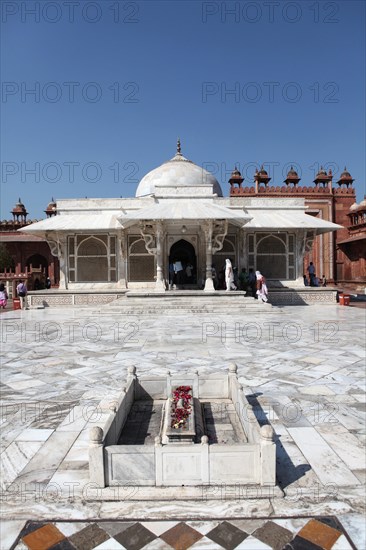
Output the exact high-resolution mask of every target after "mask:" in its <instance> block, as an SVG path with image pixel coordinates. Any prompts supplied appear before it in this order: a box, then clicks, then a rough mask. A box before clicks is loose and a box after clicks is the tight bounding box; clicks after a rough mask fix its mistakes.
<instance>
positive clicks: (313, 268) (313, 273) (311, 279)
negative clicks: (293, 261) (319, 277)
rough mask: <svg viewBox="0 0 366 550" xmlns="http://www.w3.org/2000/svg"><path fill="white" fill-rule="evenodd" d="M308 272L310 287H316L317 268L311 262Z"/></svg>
mask: <svg viewBox="0 0 366 550" xmlns="http://www.w3.org/2000/svg"><path fill="white" fill-rule="evenodd" d="M307 272H308V273H309V279H310V286H315V285H314V277H315V266H314V264H313V262H310V264H309V265H308V268H307Z"/></svg>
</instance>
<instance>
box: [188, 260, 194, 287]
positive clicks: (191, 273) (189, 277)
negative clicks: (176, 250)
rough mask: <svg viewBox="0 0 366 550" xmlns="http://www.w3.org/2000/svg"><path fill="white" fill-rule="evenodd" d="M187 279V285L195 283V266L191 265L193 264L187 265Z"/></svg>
mask: <svg viewBox="0 0 366 550" xmlns="http://www.w3.org/2000/svg"><path fill="white" fill-rule="evenodd" d="M186 278H187V283H188V284H189V285H190V284H192V282H193V265H192V264H191V262H188V264H187V265H186Z"/></svg>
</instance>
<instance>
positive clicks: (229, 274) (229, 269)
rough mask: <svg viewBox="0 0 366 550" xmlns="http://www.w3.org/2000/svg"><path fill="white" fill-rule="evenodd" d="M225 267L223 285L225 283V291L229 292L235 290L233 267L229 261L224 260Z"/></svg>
mask: <svg viewBox="0 0 366 550" xmlns="http://www.w3.org/2000/svg"><path fill="white" fill-rule="evenodd" d="M225 262H226V266H225V283H226V291H227V292H229V291H230V290H236V286H235V284H234V271H233V266H232V265H231V261H230V260H225Z"/></svg>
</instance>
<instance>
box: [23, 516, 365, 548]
mask: <svg viewBox="0 0 366 550" xmlns="http://www.w3.org/2000/svg"><path fill="white" fill-rule="evenodd" d="M142 548H144V549H149V550H160V549H170V550H171V549H172V548H173V549H174V550H186V549H188V548H189V549H198V548H201V549H208V550H214V549H221V550H222V549H223V548H224V549H225V550H234V549H238V550H239V549H246V550H261V549H263V550H265V549H273V550H321V549H322V550H331V549H332V550H348V549H355V548H356V547H355V545H354V544H353V542H352V541H351V539H350V537H349V535H348V534H347V532H346V530H345V529H344V528H343V526H342V524H341V523H340V521H339V520H338V519H337V518H336V517H335V516H327V517H323V516H322V517H313V518H309V517H306V518H301V517H298V518H271V519H268V518H267V519H253V520H251V519H243V520H238V519H235V520H230V521H228V520H225V521H220V520H215V521H194V520H192V521H187V520H186V521H141V522H140V521H135V522H133V521H129V522H124V521H84V522H76V521H75V522H70V521H54V522H33V521H28V522H27V523H26V524H25V526H24V528H23V529H22V531H21V532H20V534H19V536H18V538H17V540H16V542H15V544H14V545H13V546H12V550H26V549H30V550H97V549H98V550H117V549H126V550H140V549H142Z"/></svg>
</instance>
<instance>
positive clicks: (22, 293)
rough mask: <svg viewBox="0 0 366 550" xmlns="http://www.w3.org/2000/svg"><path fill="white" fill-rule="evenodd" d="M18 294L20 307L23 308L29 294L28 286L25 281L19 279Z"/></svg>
mask: <svg viewBox="0 0 366 550" xmlns="http://www.w3.org/2000/svg"><path fill="white" fill-rule="evenodd" d="M17 294H18V296H19V298H20V307H21V308H22V309H23V308H24V305H25V297H26V295H27V287H26V286H25V284H24V282H23V281H19V283H18V286H17Z"/></svg>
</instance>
